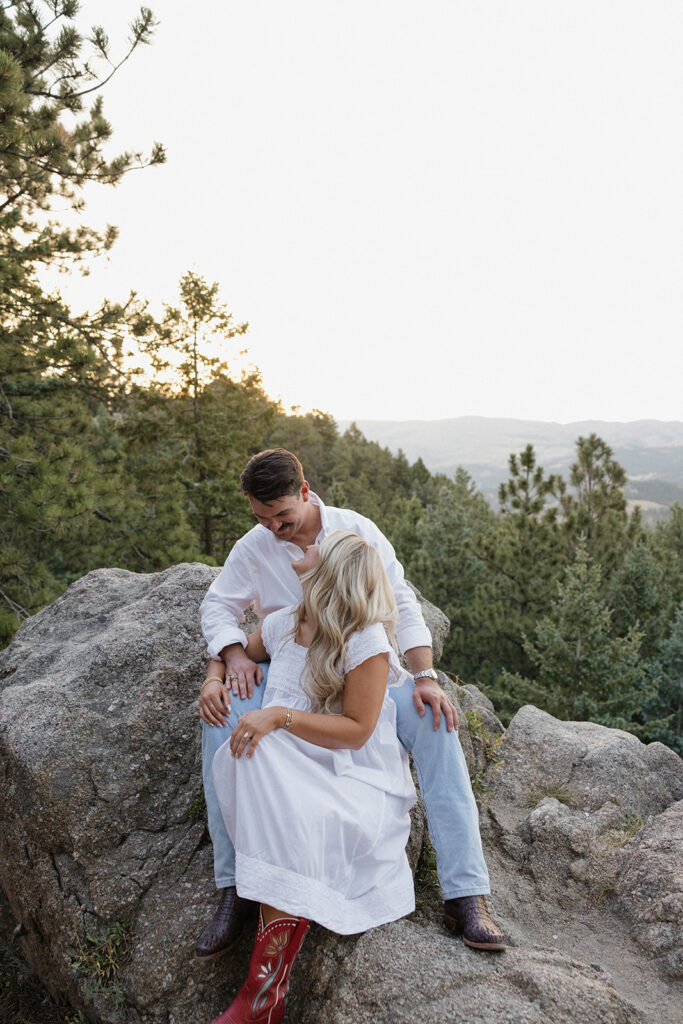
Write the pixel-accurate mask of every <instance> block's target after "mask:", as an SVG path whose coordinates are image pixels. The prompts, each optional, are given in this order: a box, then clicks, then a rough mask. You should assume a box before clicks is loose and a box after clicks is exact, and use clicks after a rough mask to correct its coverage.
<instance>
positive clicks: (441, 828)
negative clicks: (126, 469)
mask: <svg viewBox="0 0 683 1024" xmlns="http://www.w3.org/2000/svg"><path fill="white" fill-rule="evenodd" d="M241 485H242V491H243V492H244V493H245V494H246V496H247V498H248V500H249V503H250V505H251V508H252V511H253V513H254V515H255V516H256V518H257V520H258V525H256V526H255V527H254V528H253V529H252V530H250V531H249V532H248V533H247V534H245V536H244V537H242V538H241V539H240V540H238V541H237V543H236V544H235V546H234V547H233V549H232V551H231V552H230V554H229V556H228V558H227V560H226V562H225V565H224V567H223V569H222V570H221V572H220V574H219V576H218V577H217V579H216V580H215V582H214V583H213V584H212V585H211V587H210V588H209V591H208V593H207V595H206V597H205V599H204V601H203V603H202V607H201V617H202V630H203V632H204V636H205V637H206V640H207V644H208V648H209V653H210V655H211V656H212V657H214V658H220V659H222V660H223V661H224V662H225V666H226V673H227V680H228V683H229V685H230V688H231V690H232V705H233V706H232V711H233V712H236V715H237V717H239V716H240V715H242V714H244V713H245V712H246V711H249V710H251V709H252V708H254V707H260V706H261V702H262V699H263V686H262V685H261V683H262V682H264V681H265V679H266V675H265V674H264V667H265V666H259V665H256V664H255V663H254V662H253V661H251V660H250V659H249V658H247V656H246V654H245V652H244V645H245V637H244V634H243V633H242V631H241V630H240V628H239V626H238V623H239V622H240V620H241V618H242V615H243V613H244V611H245V610H246V608H248V607H249V605H250V604H251V603H252V602H253V601H257V602H258V609H259V612H260V614H261V615H262V616H265V615H267V614H268V613H269V612H272V611H275V610H277V609H278V608H284V607H287V606H288V605H292V604H298V602H299V600H300V599H301V590H300V585H299V580H298V577H297V575H296V573H295V572H294V570H293V568H292V562H293V561H295V560H298V559H301V558H303V557H304V554H305V552H306V549H307V548H308V547H309V546H310V545H312V544H315V543H316V542H318V541H319V540H321V539H322V538H323V537H325V536H326V535H327V534H328V533H330V532H332V531H333V530H338V529H342V530H350V531H351V532H353V533H357V534H359V536H361V537H363V539H364V540H366V541H367V542H368V543H369V544H372V545H373V546H374V547H375V548H376V549H377V551H378V552H379V554H380V556H381V558H382V562H383V563H384V568H385V570H386V572H387V576H388V578H389V582H390V583H391V585H392V587H393V590H394V595H395V598H396V605H397V607H398V613H399V618H398V626H397V630H396V638H397V641H398V644H399V646H400V648H401V650H402V651H403V654H404V656H405V659H406V663H407V664H408V667H409V669H410V671H411V672H412V673H413V679H412V680H411V679H408V680H407V681H406V683H405V684H404V685H403V686H402V687H398V688H392V689H391V690H390V691H389V694H390V696H391V697H392V698H393V700H394V701H395V702H396V716H397V732H398V736H399V739H400V740H401V742H402V743H403V745H404V746H405V747H407V749H408V750H410V751H411V753H412V755H413V760H414V762H415V766H416V768H417V773H418V779H419V784H420V791H421V793H422V799H423V801H424V804H425V809H426V812H427V821H428V825H429V834H430V837H431V840H432V843H433V845H434V849H435V851H436V859H437V871H438V874H439V881H440V883H441V888H442V892H443V897H444V901H445V903H444V920H445V923H446V925H447V926H448V927H449V928H451V929H452V930H454V931H458V932H462V933H463V935H464V941H465V942H466V943H467V944H468V945H470V946H474V947H476V948H478V949H495V950H499V949H504V948H505V938H504V936H503V934H502V932H500V930H499V929H498V928H497V927H496V925H495V924H494V922H493V921H492V920H491V917H490V915H489V913H488V910H487V908H486V902H485V900H484V895H485V894H487V893H488V892H490V889H489V879H488V871H487V869H486V864H485V862H484V857H483V853H482V848H481V839H480V837H479V821H478V814H477V807H476V803H475V801H474V797H473V795H472V788H471V786H470V780H469V775H468V773H467V765H466V764H465V758H464V756H463V753H462V749H461V747H460V741H459V739H458V733H457V728H458V719H457V712H456V709H455V707H454V706H453V704H452V703H451V701H450V700H449V698H448V696H447V694H446V693H445V692H444V691H443V690H442V689H441V687H440V686H439V685H438V683H437V675H436V672H435V671H434V669H433V666H432V647H431V636H430V633H429V630H428V629H427V627H426V626H425V623H424V619H423V617H422V612H421V611H420V607H419V605H418V603H417V600H416V599H415V595H414V594H413V592H412V590H411V589H410V587H409V586H408V585H407V584H406V582H405V579H404V575H403V569H402V567H401V565H400V564H399V562H398V561H397V559H396V555H395V554H394V550H393V548H392V546H391V544H390V543H389V541H388V540H387V539H386V537H385V536H384V535H383V534H382V533H381V532H380V530H378V528H377V527H376V526H375V524H374V523H372V522H371V521H370V520H369V519H366V518H365V517H364V516H361V515H359V514H358V513H356V512H353V511H351V510H349V509H338V508H328V507H326V506H325V505H324V504H323V502H322V501H321V500H320V498H318V496H317V495H315V494H314V493H313V492H312V491H311V490H310V488H309V485H308V483H307V482H306V480H305V479H304V474H303V469H302V467H301V463H300V462H299V460H298V459H297V458H296V456H295V455H292V453H291V452H288V451H285V450H284V449H282V448H276V449H272V450H268V451H264V452H260V453H259V454H258V455H255V456H253V458H252V459H250V460H249V462H248V463H247V466H246V468H245V470H244V472H243V473H242V477H241ZM255 684H256V687H255ZM225 694H226V688H225V687H223V686H221V684H220V682H219V681H217V680H216V681H212V682H208V683H207V684H205V685H204V687H203V689H202V694H201V698H200V712H201V715H202V730H203V732H202V757H203V770H204V790H205V793H206V804H207V812H208V823H209V832H210V834H211V839H212V841H213V845H214V872H215V878H216V885H217V887H218V888H219V889H222V891H223V892H222V897H221V902H220V905H219V907H218V910H217V911H216V914H215V915H214V918H213V919H212V921H211V922H210V923H209V924H208V925H207V927H206V928H205V929H204V931H203V932H202V934H201V936H200V938H199V941H198V943H197V956H198V957H199V958H200V959H207V960H208V959H213V958H214V957H217V956H220V955H221V954H222V953H224V952H225V951H226V950H227V949H229V948H230V946H231V945H232V944H233V943H234V942H235V941H236V939H237V937H238V936H239V934H240V931H241V928H242V923H243V920H244V916H245V911H246V901H244V900H241V899H240V897H239V896H238V895H237V893H236V890H235V851H234V848H233V846H232V843H231V841H230V839H229V837H228V835H227V832H226V830H225V825H224V823H223V819H222V816H221V813H220V810H219V807H218V801H217V799H216V795H215V791H214V786H213V777H212V771H211V766H212V762H213V757H214V754H215V753H216V751H217V750H218V748H219V747H220V746H221V744H223V743H224V742H225V741H226V740H227V739H228V737H229V735H230V732H231V727H230V725H228V724H226V722H227V717H226V716H227V715H228V714H229V713H230V710H231V708H230V706H229V699H228V698H226V697H225ZM425 705H428V706H429V707H430V709H431V715H429V714H427V712H426V709H425ZM442 718H443V722H442ZM232 719H233V724H234V720H235V714H233V715H232ZM209 723H211V724H209Z"/></svg>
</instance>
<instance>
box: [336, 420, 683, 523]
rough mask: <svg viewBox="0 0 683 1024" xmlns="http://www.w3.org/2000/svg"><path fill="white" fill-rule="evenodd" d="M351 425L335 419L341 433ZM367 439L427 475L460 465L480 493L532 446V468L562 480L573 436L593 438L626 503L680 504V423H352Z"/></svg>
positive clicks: (570, 458) (502, 477)
mask: <svg viewBox="0 0 683 1024" xmlns="http://www.w3.org/2000/svg"><path fill="white" fill-rule="evenodd" d="M351 422H352V421H351V420H340V421H339V423H338V425H339V428H340V430H346V428H347V427H348V426H350V425H351ZM353 422H355V424H356V426H357V427H358V429H359V430H361V431H362V432H363V434H364V435H365V436H366V437H367V438H368V440H370V441H377V442H378V443H379V444H381V445H383V446H385V447H387V448H389V449H390V450H391V451H392V452H394V453H395V452H397V451H398V450H399V448H400V449H401V450H402V451H403V452H404V453H405V455H406V456H407V458H408V459H409V460H410V461H411V462H414V461H415V460H416V459H418V458H421V459H422V461H423V462H424V463H425V465H426V466H427V468H428V469H429V470H431V471H432V472H435V473H446V474H448V475H449V476H451V475H452V474H453V473H454V472H455V470H456V468H457V467H458V466H463V467H464V468H465V469H466V470H467V471H468V473H470V474H471V476H472V477H473V479H474V480H476V482H477V484H478V485H479V486H480V487H481V488H482V490H483V491H484V492H485V493H487V494H489V495H490V494H492V493H493V492H495V490H496V489H497V487H498V484H500V483H501V482H502V481H503V480H506V479H507V476H508V459H509V457H510V454H511V453H512V452H520V451H522V449H524V448H525V447H526V445H527V444H533V446H534V449H535V451H536V455H537V459H538V462H539V463H540V465H542V466H543V468H544V469H545V470H546V472H548V473H561V474H562V475H564V476H565V477H566V476H567V474H568V472H569V468H570V466H571V464H572V462H574V460H575V445H576V440H577V438H579V437H585V436H587V435H588V434H592V433H595V434H598V435H599V436H600V437H601V438H602V439H603V440H604V441H606V442H607V444H609V445H610V446H611V447H612V448H613V449H614V454H615V457H616V458H617V460H618V461H619V462H620V463H621V464H622V466H624V468H625V469H626V472H627V474H628V478H629V494H630V496H631V497H632V498H635V499H637V500H642V501H645V502H650V501H652V502H654V503H656V504H660V505H664V506H666V505H669V504H671V503H672V502H673V501H683V422H679V421H677V420H674V421H668V422H667V421H662V420H634V421H633V422H631V423H611V422H608V421H605V420H579V421H577V422H576V423H550V422H545V421H543V420H515V419H497V418H494V417H486V416H458V417H455V418H453V419H443V420H355V421H353Z"/></svg>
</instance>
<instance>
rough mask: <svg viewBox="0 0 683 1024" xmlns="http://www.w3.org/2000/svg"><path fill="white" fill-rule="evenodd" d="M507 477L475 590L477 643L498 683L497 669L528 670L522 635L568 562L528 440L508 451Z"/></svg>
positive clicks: (485, 538)
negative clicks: (518, 450)
mask: <svg viewBox="0 0 683 1024" xmlns="http://www.w3.org/2000/svg"><path fill="white" fill-rule="evenodd" d="M509 466H510V477H509V479H508V481H507V482H506V483H504V484H501V487H500V490H499V503H500V515H499V516H498V520H497V523H496V525H495V528H494V529H492V530H490V531H487V532H486V533H485V534H482V536H481V538H480V544H479V546H478V549H477V553H478V555H479V557H480V558H482V559H483V561H484V562H485V563H486V566H487V569H488V579H487V582H486V583H485V585H484V586H483V587H482V588H480V590H479V591H478V593H477V595H476V599H475V600H476V617H477V620H478V625H479V636H480V642H481V643H482V645H483V651H485V657H486V661H487V664H488V666H489V670H488V676H489V677H488V679H483V680H482V681H483V682H488V684H489V685H491V686H493V687H494V691H495V687H496V678H497V676H498V675H499V673H500V670H501V668H503V667H505V668H507V669H508V670H510V671H512V672H515V671H518V672H526V671H528V670H529V667H530V666H529V663H528V659H527V656H526V653H525V647H524V640H523V637H524V634H525V633H530V632H532V631H533V628H534V626H535V623H536V621H537V620H538V618H539V616H541V615H543V614H545V613H546V612H547V610H548V608H549V607H550V605H551V603H552V598H553V594H554V588H555V586H556V581H557V579H558V577H559V575H560V572H561V570H562V567H563V566H564V565H565V564H566V549H565V547H564V545H563V543H562V538H561V535H560V532H559V530H558V527H557V508H556V507H555V506H552V505H550V504H549V500H548V499H549V496H550V494H551V492H552V488H553V485H554V478H553V477H546V476H545V474H544V472H543V468H542V467H541V466H539V465H538V464H537V462H536V455H535V452H534V449H533V446H532V445H527V447H526V448H525V449H524V451H523V452H521V453H520V455H519V456H517V455H511V456H510V461H509Z"/></svg>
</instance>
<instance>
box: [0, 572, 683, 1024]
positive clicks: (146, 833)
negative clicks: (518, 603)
mask: <svg viewBox="0 0 683 1024" xmlns="http://www.w3.org/2000/svg"><path fill="white" fill-rule="evenodd" d="M215 573H216V570H215V569H211V568H209V567H207V566H204V565H181V566H176V567H174V568H172V569H169V570H167V571H165V572H163V573H158V574H152V575H136V574H133V573H129V572H125V571H122V570H116V569H109V570H100V571H97V572H94V573H90V574H89V575H88V576H86V577H84V578H83V579H81V580H79V581H78V582H77V583H75V584H74V585H73V586H72V587H70V588H69V590H68V591H67V593H66V594H65V595H64V596H63V597H62V598H60V599H59V600H58V601H56V602H55V603H54V604H53V605H51V606H50V607H49V608H47V609H45V610H44V611H43V612H41V613H40V614H39V615H36V616H35V617H33V618H32V619H30V620H28V621H27V622H26V623H25V624H24V625H23V626H22V627H21V629H20V630H19V631H18V633H17V636H16V638H15V639H14V641H13V643H12V645H11V647H10V648H8V649H7V651H5V652H4V653H3V654H1V655H0V757H1V758H2V774H1V775H0V808H1V810H2V815H3V822H4V828H3V830H2V832H1V833H0V883H1V885H2V888H3V889H4V891H5V893H6V895H7V898H8V901H9V904H10V906H11V910H12V913H13V915H14V919H15V921H16V922H17V927H18V929H19V931H21V932H22V933H23V934H22V935H21V937H20V938H19V940H18V941H19V943H20V945H21V948H22V950H23V952H24V953H25V955H26V957H27V958H28V959H29V961H30V962H31V964H32V965H33V966H34V968H35V970H36V971H37V972H38V974H39V975H40V977H41V979H42V980H43V982H44V984H45V985H46V986H47V987H48V988H49V989H50V990H51V991H52V992H53V994H55V995H56V996H58V997H59V998H60V999H62V1000H66V1001H68V1002H69V1003H70V1004H71V1005H72V1006H73V1007H74V1009H75V1010H81V1011H82V1012H83V1013H84V1014H85V1016H86V1017H88V1018H90V1019H92V1020H93V1021H97V1022H102V1024H123V1022H126V1024H129V1022H130V1024H157V1022H159V1024H162V1022H163V1024H176V1022H177V1024H180V1022H183V1024H185V1022H187V1021H193V1022H195V1021H196V1022H201V1021H208V1020H211V1019H212V1017H213V1016H215V1015H216V1013H217V1012H218V1011H219V1010H221V1009H222V1008H223V1007H224V1006H225V1005H226V1004H227V1003H228V1002H229V1001H230V999H231V998H232V997H233V995H234V993H235V991H236V990H237V988H238V986H239V984H240V983H241V981H242V979H243V976H244V971H245V966H246V963H247V960H248V955H249V947H250V942H251V934H247V935H245V937H244V939H243V940H242V941H241V942H240V944H239V945H238V946H237V947H236V948H235V950H234V951H233V953H232V954H231V955H230V957H228V958H226V959H224V960H219V961H216V962H215V963H213V964H211V963H209V964H196V963H195V962H194V961H193V959H192V955H193V949H194V943H195V939H196V935H197V933H198V931H199V930H200V928H201V927H202V925H203V924H204V922H205V920H206V919H207V917H208V916H209V915H210V914H211V913H212V912H213V909H214V907H215V902H216V896H215V889H214V885H213V879H212V850H211V845H210V842H209V841H208V836H207V832H206V826H205V814H204V809H203V804H202V797H201V766H200V753H199V726H198V718H197V692H198V688H199V683H200V680H201V678H202V676H203V669H204V660H205V649H204V643H203V641H202V639H201V636H200V633H199V630H198V606H199V603H200V601H201V599H202V597H203V595H204V593H205V591H206V588H207V586H208V585H209V583H210V582H211V580H212V579H213V578H214V575H215ZM424 609H425V615H426V618H427V620H428V624H429V625H430V627H431V628H432V630H433V633H434V635H435V637H436V638H437V641H438V638H439V637H440V638H441V641H442V640H443V637H444V635H445V632H444V629H445V627H444V617H443V616H442V615H441V613H440V612H438V610H436V609H433V608H432V607H431V606H430V605H428V604H425V605H424ZM436 653H437V655H438V653H439V652H438V651H437V652H436ZM442 679H443V683H444V685H446V686H447V687H449V688H450V691H451V693H452V694H453V696H454V697H455V698H456V699H457V700H458V701H459V703H460V711H461V715H460V717H461V732H460V737H461V742H462V745H463V749H464V751H465V755H466V757H467V759H468V765H469V767H470V772H471V775H472V779H473V786H474V789H475V793H476V794H477V796H478V798H479V799H480V800H481V805H482V812H483V813H482V825H483V835H484V840H485V847H486V854H487V858H488V861H489V864H490V868H491V872H492V877H493V882H494V892H495V897H494V899H493V901H492V902H493V907H494V911H495V912H496V913H497V914H498V915H499V917H500V919H501V920H502V923H503V925H504V927H505V928H506V929H507V931H508V932H509V934H510V936H511V941H512V948H511V949H510V950H509V951H508V952H507V953H505V954H504V955H502V956H497V957H495V956H486V955H482V954H479V953H477V952H475V951H473V950H468V949H467V948H465V947H464V946H463V945H462V944H461V943H460V942H459V941H458V940H455V939H453V938H452V937H450V936H448V935H447V934H446V933H445V932H444V931H443V929H442V927H441V924H440V902H439V894H438V890H437V888H436V887H435V885H434V877H433V870H432V868H431V866H430V865H431V862H430V859H429V855H428V854H429V851H428V847H427V846H426V845H425V847H424V849H423V833H424V815H423V813H422V810H421V808H420V807H419V806H418V809H417V810H416V813H415V815H414V824H413V832H412V835H411V847H410V852H411V858H412V861H413V863H414V862H415V861H416V860H417V859H418V857H419V856H420V852H421V851H422V859H421V861H420V868H419V870H418V886H417V888H418V909H417V911H416V913H415V914H414V915H412V916H411V918H410V919H407V920H404V921H400V922H396V923H395V924H393V925H390V926H387V927H385V928H381V929H375V930H373V931H371V932H368V933H366V934H365V935H363V936H359V937H351V938H339V937H337V936H334V935H332V934H330V933H327V932H325V931H323V930H322V929H320V928H318V927H314V928H313V929H312V930H311V933H310V936H309V938H308V939H307V942H306V945H305V947H304V951H303V954H302V956H301V959H300V963H299V965H298V967H297V970H296V971H295V972H294V975H293V979H292V991H291V996H290V1006H289V1013H288V1019H289V1020H290V1021H297V1022H298V1024H337V1022H339V1024H341V1022H344V1024H356V1022H358V1024H360V1022H366V1021H367V1022H373V1024H375V1022H378V1021H387V1022H396V1024H401V1022H408V1021H410V1022H412V1021H414V1020H415V1019H416V1018H417V1019H420V1020H423V1021H424V1022H425V1024H431V1022H433V1024H436V1022H439V1024H441V1022H451V1021H453V1022H456V1021H458V1022H460V1021H462V1022H463V1024H464V1022H465V1021H467V1022H477V1021H482V1022H483V1021H486V1022H487V1024H489V1022H498V1021H500V1022H503V1021H505V1022H508V1021H509V1022H520V1024H521V1022H523V1021H524V1022H529V1024H536V1022H542V1024H551V1022H552V1024H564V1022H567V1024H569V1022H574V1021H575V1022H577V1024H578V1022H580V1021H581V1022H582V1021H589V1020H590V1021H591V1022H593V1024H612V1022H614V1024H616V1022H620V1024H621V1022H625V1024H630V1022H633V1024H636V1022H640V1021H649V1020H651V1021H653V1022H654V1019H655V1014H654V1012H653V1011H652V1007H656V1015H657V1016H658V1017H659V1016H663V1017H664V1018H665V1019H675V1010H674V1009H673V1007H675V1005H676V1004H675V1002H674V999H675V996H674V994H673V990H672V988H671V983H670V981H668V980H667V979H666V978H665V977H664V976H663V975H662V974H661V972H660V971H659V966H660V965H661V966H662V967H664V968H665V969H666V970H669V971H673V970H675V969H676V966H677V963H678V961H677V954H676V952H675V950H676V940H675V929H676V921H678V920H679V915H680V909H679V904H678V903H677V902H676V892H677V889H676V886H677V884H678V875H677V872H676V869H675V868H674V867H673V858H671V857H669V856H668V854H669V851H670V849H671V846H672V844H673V843H674V842H675V841H676V837H677V836H678V834H679V833H678V832H677V829H678V828H679V824H678V822H679V819H678V818H677V817H676V816H675V813H674V812H675V806H674V802H675V801H676V800H679V799H680V797H681V793H680V788H679V786H680V780H681V773H680V761H679V760H678V759H677V758H676V757H675V755H673V754H672V753H671V752H670V751H667V749H666V748H662V747H660V746H659V745H651V746H649V747H644V746H643V745H642V744H640V743H639V742H638V741H637V740H634V738H633V737H631V736H629V735H628V734H625V733H618V732H616V731H615V730H604V729H603V730H601V728H600V727H597V726H590V725H586V724H584V723H578V724H577V723H574V724H572V723H559V722H556V720H554V719H552V718H550V716H547V715H543V713H542V712H538V711H537V710H536V709H529V708H527V709H523V710H522V711H521V712H519V714H518V715H517V716H516V718H515V719H514V720H513V722H512V724H511V726H510V728H509V729H508V731H507V733H506V734H504V730H503V728H502V726H501V724H500V722H499V721H498V719H497V718H496V716H495V713H494V710H493V707H492V705H491V704H490V702H489V701H488V700H487V698H486V697H484V696H483V695H482V694H481V693H480V692H479V691H478V690H477V689H476V688H475V687H464V688H463V687H459V686H457V685H456V684H454V683H452V682H451V681H449V680H447V679H446V678H445V677H442ZM635 776H637V781H636V779H635V778H634V777H635ZM445 784H447V780H445ZM645 819H646V822H647V823H646V824H644V825H643V821H644V820H645ZM608 862H609V871H610V872H611V875H610V876H609V878H607V876H606V875H605V867H604V865H605V864H606V863H608ZM606 879H607V880H606ZM607 881H610V884H609V885H608V884H607ZM657 886H659V889H658V890H657ZM669 896H670V897H671V898H669ZM677 908H678V909H677ZM677 915H678V916H677ZM653 954H656V956H655V957H654V958H653ZM634 979H637V982H636V981H634Z"/></svg>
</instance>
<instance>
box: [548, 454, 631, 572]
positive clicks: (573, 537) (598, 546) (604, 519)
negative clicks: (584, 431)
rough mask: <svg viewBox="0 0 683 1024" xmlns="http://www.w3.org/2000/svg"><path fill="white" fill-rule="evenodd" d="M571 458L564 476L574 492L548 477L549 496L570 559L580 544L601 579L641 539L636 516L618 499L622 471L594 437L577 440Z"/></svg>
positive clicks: (621, 491)
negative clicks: (557, 509)
mask: <svg viewBox="0 0 683 1024" xmlns="http://www.w3.org/2000/svg"><path fill="white" fill-rule="evenodd" d="M576 454H577V460H576V462H575V463H574V464H573V465H572V467H571V472H570V475H569V484H570V486H571V487H572V488H573V489H574V492H573V493H572V492H571V491H570V490H568V488H567V485H566V483H565V481H564V480H562V479H561V478H560V477H554V478H553V492H554V494H555V496H556V498H557V500H558V501H559V504H560V508H561V511H562V525H563V529H564V533H565V536H566V539H567V543H568V549H569V553H570V556H571V557H573V554H574V553H575V551H576V549H577V545H578V544H580V543H584V542H585V544H586V547H587V549H588V552H589V554H590V555H591V557H592V558H593V559H594V560H595V561H596V562H599V563H600V565H601V566H602V571H603V574H604V578H605V579H607V578H609V576H610V575H611V574H612V573H613V572H614V570H615V569H616V567H617V565H619V563H620V562H621V559H622V558H623V555H624V553H625V552H626V550H627V549H628V548H629V547H630V546H631V544H633V543H634V542H635V541H636V540H637V538H638V537H639V536H641V535H642V527H641V522H640V513H639V512H638V510H635V511H634V512H633V514H632V515H631V516H629V514H628V510H627V507H626V498H625V497H624V487H625V485H626V471H625V470H624V468H623V466H621V465H619V463H618V462H617V461H616V459H615V458H614V457H613V455H614V453H613V451H612V449H611V448H610V447H609V445H608V444H606V443H605V442H604V441H603V440H602V438H600V437H598V436H597V434H590V435H589V436H588V437H580V438H579V439H578V441H577V442H576Z"/></svg>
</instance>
